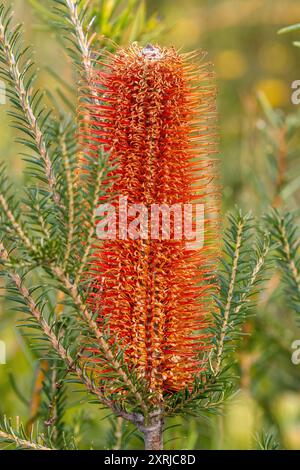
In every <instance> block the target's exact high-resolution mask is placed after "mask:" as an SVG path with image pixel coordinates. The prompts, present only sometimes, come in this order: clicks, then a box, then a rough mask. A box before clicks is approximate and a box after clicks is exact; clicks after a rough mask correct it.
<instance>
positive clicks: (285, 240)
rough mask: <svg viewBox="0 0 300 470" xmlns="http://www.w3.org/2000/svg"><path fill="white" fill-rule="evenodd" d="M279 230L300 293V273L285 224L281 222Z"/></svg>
mask: <svg viewBox="0 0 300 470" xmlns="http://www.w3.org/2000/svg"><path fill="white" fill-rule="evenodd" d="M279 230H280V233H281V236H282V241H283V251H284V253H285V256H286V259H287V262H288V266H289V269H290V272H291V274H292V277H293V279H294V282H295V284H296V286H297V290H298V293H299V294H300V273H299V271H298V269H297V266H296V264H295V261H294V259H293V257H292V255H291V248H290V244H289V241H288V237H287V233H286V229H285V226H284V224H283V223H282V224H280V227H279Z"/></svg>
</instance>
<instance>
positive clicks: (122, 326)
mask: <svg viewBox="0 0 300 470" xmlns="http://www.w3.org/2000/svg"><path fill="white" fill-rule="evenodd" d="M105 63H106V65H105V67H104V68H103V67H102V69H101V70H99V71H97V70H94V71H93V72H92V78H91V86H90V90H89V95H90V96H89V98H90V99H89V101H88V102H86V103H84V104H83V105H82V106H81V108H80V118H81V122H82V126H81V140H82V144H83V147H84V149H85V153H86V154H89V156H90V157H93V158H95V159H96V158H98V156H99V148H101V147H102V148H104V149H105V150H107V151H109V152H110V156H109V159H110V161H111V163H112V164H114V165H115V168H114V170H113V171H112V172H111V173H110V174H109V175H108V179H109V180H110V186H109V190H108V193H107V196H106V197H105V199H104V200H101V201H99V204H103V203H107V204H108V203H109V204H110V206H107V207H106V209H107V211H109V207H110V208H111V207H114V208H115V209H116V212H115V215H113V216H111V217H110V219H109V218H107V221H108V222H107V225H108V226H109V227H111V225H110V223H109V222H111V223H112V226H113V224H115V225H114V227H115V230H113V231H112V233H113V234H115V236H114V237H113V236H111V235H112V233H111V232H106V236H107V238H106V239H104V240H103V241H102V242H100V243H98V244H97V245H95V248H94V253H93V261H92V263H91V265H90V267H89V276H90V278H91V283H92V290H91V293H90V294H89V298H88V302H89V304H90V306H91V308H92V310H93V311H94V312H95V313H96V312H98V318H97V321H98V324H99V329H101V328H103V325H105V324H106V322H107V325H108V326H109V332H110V335H111V336H110V337H111V341H112V342H113V341H114V340H116V341H120V343H121V344H122V345H123V346H124V355H125V360H126V363H127V365H128V367H129V369H130V368H134V369H135V371H136V373H137V374H138V376H140V377H142V378H144V379H145V381H146V382H147V383H148V386H149V389H150V390H151V391H152V392H153V394H154V396H156V397H157V399H158V400H160V399H161V398H162V396H163V394H164V393H166V392H174V391H178V390H180V389H182V388H184V387H192V384H193V381H194V378H195V376H197V375H199V373H200V372H201V371H205V370H206V368H207V363H206V360H207V359H206V358H207V356H208V353H209V349H210V337H209V335H208V333H207V331H208V326H209V324H210V321H211V318H212V309H213V299H212V297H213V293H214V292H215V291H216V288H217V287H216V280H215V272H216V265H217V258H218V254H219V239H220V235H219V190H218V178H217V163H216V159H215V153H216V130H215V115H216V108H215V106H216V105H215V95H216V90H215V85H214V75H213V72H212V71H211V66H210V64H209V63H207V62H206V59H205V54H204V53H197V54H196V53H192V54H180V53H178V52H177V51H176V50H175V49H174V48H160V47H158V46H152V45H148V46H146V47H145V48H140V47H139V46H138V45H136V44H134V45H132V46H131V47H129V48H126V49H119V50H118V51H117V52H116V54H114V55H111V54H108V55H107V56H106V57H105ZM120 201H121V203H120ZM137 205H138V206H137ZM202 205H203V211H202V212H201V213H202V215H203V213H204V222H203V225H202V229H201V230H202V232H201V235H202V236H204V241H203V246H199V247H198V246H196V245H193V243H191V242H190V240H187V238H186V237H185V236H182V233H183V232H185V226H184V224H185V215H184V214H185V212H184V211H185V210H186V214H191V213H192V214H193V219H192V222H191V224H190V228H191V230H192V233H196V230H197V227H198V225H197V224H198V220H196V209H195V208H196V206H199V207H200V206H201V207H202ZM121 206H122V207H121ZM137 207H138V210H137ZM173 209H174V210H175V209H178V211H179V212H178V213H177V216H178V214H179V215H180V214H181V215H182V217H181V219H180V217H179V218H178V217H177V216H176V215H175V212H174V211H173ZM155 211H156V212H155ZM164 211H165V212H164ZM168 211H169V212H168ZM154 215H156V226H155V227H156V228H157V223H159V226H158V233H157V232H156V233H155V234H154V235H153V232H154V230H153V232H152V229H153V220H152V219H151V216H153V217H154ZM198 216H199V214H198V215H197V217H198ZM124 217H125V218H126V223H127V225H126V226H125V228H124V226H123V225H122V224H123V222H124ZM168 217H169V221H170V227H167V228H166V227H165V226H164V224H165V222H166V221H168ZM176 217H177V218H176ZM150 219H151V220H150ZM160 224H161V226H160ZM127 228H128V230H127ZM108 235H109V236H108ZM180 235H181V236H180ZM198 235H199V234H198ZM103 238H105V237H103ZM99 373H100V374H101V371H100V372H99Z"/></svg>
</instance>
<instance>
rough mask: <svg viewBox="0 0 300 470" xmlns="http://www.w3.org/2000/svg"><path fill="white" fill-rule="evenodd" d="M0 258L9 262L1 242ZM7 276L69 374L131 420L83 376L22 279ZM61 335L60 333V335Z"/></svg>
mask: <svg viewBox="0 0 300 470" xmlns="http://www.w3.org/2000/svg"><path fill="white" fill-rule="evenodd" d="M0 257H1V258H2V260H3V261H4V262H7V261H9V254H8V252H7V250H6V249H5V247H4V245H3V243H2V242H0ZM8 274H9V276H10V278H11V279H12V281H13V282H14V284H15V286H16V288H17V289H18V291H19V293H20V294H21V296H22V298H23V299H24V300H25V302H26V305H27V307H28V309H29V311H30V313H31V315H32V316H33V317H34V318H35V320H36V322H37V323H38V324H39V326H40V328H41V329H42V331H43V333H44V334H45V336H46V337H47V338H48V339H49V341H50V343H51V345H52V347H53V349H54V350H55V351H56V353H57V354H58V355H59V357H61V358H62V359H63V360H64V361H65V363H66V364H67V366H68V369H69V372H73V373H75V374H76V375H77V377H78V378H79V379H80V381H81V382H82V383H83V384H84V385H85V386H86V388H87V390H88V391H89V392H90V393H92V394H94V395H96V396H97V398H98V399H99V402H100V403H102V404H103V405H105V406H107V407H109V408H111V409H112V410H113V411H114V412H115V413H116V414H120V415H122V416H123V417H125V418H126V419H131V420H132V419H133V418H132V416H131V415H130V414H127V413H125V412H122V411H121V410H119V409H118V408H117V407H116V405H115V404H114V402H113V401H111V400H109V399H107V398H105V397H104V396H103V394H102V392H101V390H100V389H98V388H97V387H96V385H95V384H94V382H93V381H92V380H91V379H90V378H89V377H88V376H87V375H86V374H85V371H84V370H83V369H82V368H81V367H80V366H79V365H78V364H77V362H76V360H73V358H72V357H71V355H70V354H69V352H68V351H67V350H66V349H65V348H64V346H63V345H62V343H61V339H62V338H58V337H57V336H56V334H55V333H54V331H53V329H52V328H51V326H50V325H49V323H48V322H47V321H46V320H45V318H44V317H43V315H42V312H41V311H40V310H39V308H38V306H37V305H36V303H35V300H34V299H33V297H32V296H31V295H30V293H29V291H28V289H27V288H26V287H25V286H24V285H23V283H22V279H21V277H20V276H19V274H17V273H16V272H14V271H13V270H9V271H8ZM61 335H62V333H61Z"/></svg>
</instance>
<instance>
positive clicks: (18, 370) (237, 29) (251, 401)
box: [0, 0, 300, 449]
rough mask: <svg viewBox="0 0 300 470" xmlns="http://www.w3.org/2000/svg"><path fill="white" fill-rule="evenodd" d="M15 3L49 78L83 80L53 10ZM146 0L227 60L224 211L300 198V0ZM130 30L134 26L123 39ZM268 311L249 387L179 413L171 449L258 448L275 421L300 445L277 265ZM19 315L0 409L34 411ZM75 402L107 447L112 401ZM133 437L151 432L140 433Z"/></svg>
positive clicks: (248, 339) (5, 145)
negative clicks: (212, 407) (297, 92)
mask: <svg viewBox="0 0 300 470" xmlns="http://www.w3.org/2000/svg"><path fill="white" fill-rule="evenodd" d="M12 3H13V5H14V10H15V12H16V16H17V18H18V19H19V20H20V21H22V22H23V23H24V24H25V38H26V40H27V42H29V43H30V44H32V45H33V46H34V50H35V51H36V56H35V62H36V63H37V64H38V66H39V76H38V81H37V84H38V85H39V86H40V87H41V88H47V89H49V90H51V91H52V92H54V93H55V91H56V88H57V84H58V82H57V79H56V78H55V77H54V74H53V73H50V71H49V67H50V68H51V69H52V70H53V71H54V72H56V73H57V74H58V75H59V77H62V78H63V79H64V80H66V81H67V82H68V83H70V84H73V82H74V77H73V74H72V67H71V64H70V60H69V59H68V58H67V57H66V54H65V52H64V51H63V48H62V47H61V45H60V44H59V41H58V40H57V38H56V37H55V34H54V33H53V32H51V31H49V29H48V28H47V25H46V24H45V23H44V22H43V18H42V17H43V14H41V12H40V13H37V12H36V10H35V9H34V8H33V6H32V5H33V4H34V3H35V2H31V1H30V0H15V1H13V2H12ZM38 3H39V4H40V5H41V6H43V4H44V5H48V4H49V2H48V1H47V2H43V1H42V0H41V1H40V2H38ZM94 4H96V5H97V4H99V5H100V4H101V1H100V0H99V1H94ZM145 4H146V9H147V12H148V14H149V15H151V14H157V15H158V20H159V22H160V23H161V24H160V26H159V27H158V28H157V24H156V23H155V26H154V28H156V29H157V32H158V33H159V38H158V39H157V42H160V43H162V44H165V45H175V46H177V47H178V48H181V49H182V50H185V51H187V50H193V49H197V48H203V49H206V50H207V51H208V52H209V58H210V59H211V60H212V61H213V62H214V64H215V69H216V73H217V82H218V89H219V96H218V108H219V116H220V119H219V125H220V134H221V143H220V160H221V174H222V182H223V189H222V193H223V209H224V212H225V211H227V210H228V209H231V208H233V207H234V206H235V205H236V204H237V205H239V206H242V207H243V208H245V209H251V210H252V211H253V212H254V213H255V214H257V215H260V214H261V213H262V212H263V211H264V210H267V209H268V207H270V205H273V206H277V207H278V206H281V207H285V206H288V207H289V208H291V207H292V208H294V209H296V210H297V208H298V207H299V200H300V197H299V196H300V193H299V188H300V171H299V168H300V165H299V149H300V146H299V145H300V142H299V135H300V133H299V127H300V113H299V112H298V109H297V106H295V105H292V104H291V83H292V82H293V81H294V80H296V79H300V67H299V64H300V50H299V49H298V48H296V47H294V46H293V44H292V42H293V40H297V39H298V35H297V32H295V33H292V34H288V35H278V34H277V32H278V30H279V29H280V28H282V27H284V26H286V25H289V24H292V23H296V22H299V21H300V1H297V0H251V1H249V0H215V1H214V0H210V1H208V0H184V1H181V0H148V1H146V2H145ZM133 13H134V15H135V14H136V13H138V12H133ZM150 26H151V25H150ZM104 27H105V28H106V29H105V28H104V29H105V30H104V29H101V30H100V31H99V34H107V35H110V28H109V25H106V26H105V25H104ZM150 30H151V28H150V29H149V31H148V33H147V34H148V36H147V34H144V35H141V38H142V41H143V42H145V41H146V40H147V38H148V37H151V35H152V34H153V31H150ZM150 33H151V34H150ZM299 35H300V34H299ZM137 37H138V34H137ZM129 38H130V35H127V36H126V35H125V36H123V37H122V38H121V42H124V43H126V41H128V40H129ZM62 106H63V104H62ZM8 108H9V105H8V104H6V105H1V106H0V158H1V159H5V160H6V161H7V163H8V169H9V172H10V175H11V177H12V179H13V181H14V183H15V187H16V191H21V189H20V188H21V186H22V180H23V179H24V178H25V176H24V174H23V169H24V166H23V162H22V157H21V156H20V151H21V148H20V147H19V145H17V144H16V143H14V136H15V132H14V130H12V129H11V128H10V126H9V119H8V117H7V114H6V112H7V110H8ZM299 109H300V105H299ZM256 313H257V315H256V316H255V318H253V319H252V320H251V321H249V322H248V324H247V332H249V333H251V336H245V339H244V340H243V343H242V345H241V349H240V351H239V352H238V353H237V366H236V372H237V373H238V374H239V376H240V380H239V381H238V384H237V388H238V389H239V392H238V393H237V394H236V396H235V397H234V398H233V399H232V400H231V401H230V402H228V403H226V404H225V405H224V407H223V414H222V416H218V417H211V418H208V417H203V419H192V420H184V419H176V420H175V419H173V420H170V423H169V424H170V425H173V424H179V426H176V427H174V428H170V429H169V430H167V432H166V436H165V440H166V448H167V449H172V448H187V449H200V448H217V449H219V448H220V449H249V448H255V447H257V445H258V444H257V439H259V436H261V434H262V433H263V432H272V433H273V435H274V437H275V440H278V442H280V445H281V446H282V447H283V448H286V449H300V365H294V364H292V361H291V355H292V349H291V344H292V342H293V341H294V340H296V339H300V330H299V329H298V328H297V327H296V323H295V317H294V315H293V312H290V311H289V310H288V309H287V307H286V302H285V300H284V297H283V295H282V290H281V287H280V285H279V276H278V275H277V274H274V275H272V277H271V279H270V281H268V283H267V285H266V289H265V291H264V292H263V294H262V295H261V298H260V299H259V309H258V311H257V312H256ZM16 319H17V315H16V314H15V313H14V310H13V308H12V307H11V305H10V304H9V302H7V301H6V302H5V304H3V302H2V304H1V305H0V340H2V341H5V342H6V346H7V364H6V365H0V397H1V400H0V411H1V413H5V414H7V415H9V416H16V415H17V416H20V417H21V418H22V419H23V420H24V421H25V422H26V420H27V419H28V417H29V409H30V400H31V397H32V390H33V383H34V379H35V377H36V368H37V363H38V361H37V360H36V359H35V358H34V356H33V354H32V352H31V351H30V348H28V347H27V345H26V344H25V342H24V339H23V338H22V336H21V335H20V332H19V330H18V329H17V328H16ZM12 385H13V386H12ZM14 388H15V389H16V388H17V389H18V391H19V392H20V391H21V393H19V392H18V391H17V390H14ZM18 394H19V395H20V394H21V395H22V399H21V397H18ZM24 398H25V400H24ZM68 413H69V414H70V417H71V416H73V417H74V416H76V419H77V420H78V422H79V421H80V414H81V413H83V414H84V421H85V425H84V426H79V425H78V430H77V432H78V435H81V436H82V440H83V443H85V444H84V445H86V446H87V445H88V443H89V442H91V441H93V443H94V444H93V445H94V447H95V448H105V447H106V445H107V443H106V437H107V431H108V429H109V426H110V424H109V421H107V420H104V421H102V420H101V418H103V416H105V415H106V413H105V412H103V411H102V412H99V414H97V413H95V410H94V408H93V407H92V406H87V405H86V404H84V406H80V404H78V397H77V396H76V397H74V406H72V407H70V410H69V411H68ZM127 445H128V447H129V448H130V447H131V448H133V447H139V446H141V443H140V441H139V440H138V438H137V437H135V436H131V438H129V439H128V444H127Z"/></svg>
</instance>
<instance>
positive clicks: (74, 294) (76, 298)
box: [53, 267, 148, 416]
mask: <svg viewBox="0 0 300 470" xmlns="http://www.w3.org/2000/svg"><path fill="white" fill-rule="evenodd" d="M53 273H54V275H55V276H56V277H57V278H58V279H60V281H61V282H62V283H63V284H64V286H65V287H66V288H67V290H68V292H69V293H70V295H71V298H72V299H73V302H74V304H75V306H76V307H77V308H78V310H79V312H80V313H81V316H82V318H83V319H84V320H85V322H86V324H87V325H88V327H89V329H90V331H91V333H93V335H94V336H95V338H96V339H97V340H98V342H99V345H100V347H101V349H102V350H103V352H104V354H105V357H106V358H107V360H108V361H109V362H110V363H111V364H112V365H113V368H114V370H115V371H116V372H117V373H118V374H119V376H120V377H121V378H122V380H123V381H124V383H125V384H126V386H127V387H128V389H129V390H131V392H132V394H133V395H134V396H135V397H136V400H137V403H138V404H139V406H140V407H141V409H142V410H143V413H144V415H145V416H147V415H148V407H147V405H146V404H145V401H144V400H143V397H142V395H141V394H140V392H139V391H138V390H137V388H136V386H135V385H134V383H133V382H132V381H131V380H130V378H129V377H128V375H127V374H126V372H125V371H124V369H123V368H122V365H121V364H120V362H119V361H118V359H117V358H115V357H114V355H113V353H112V352H111V349H110V346H109V344H108V343H107V341H106V340H105V339H104V338H103V335H102V333H101V331H100V330H99V328H98V325H97V323H96V322H95V320H94V319H93V315H92V313H91V312H90V311H89V310H88V309H87V307H86V306H85V305H84V303H83V301H82V299H81V296H80V294H79V292H78V289H77V286H76V284H73V283H72V282H71V281H70V279H69V278H68V277H67V276H66V275H65V273H64V271H63V270H62V269H61V268H59V267H54V268H53Z"/></svg>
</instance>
